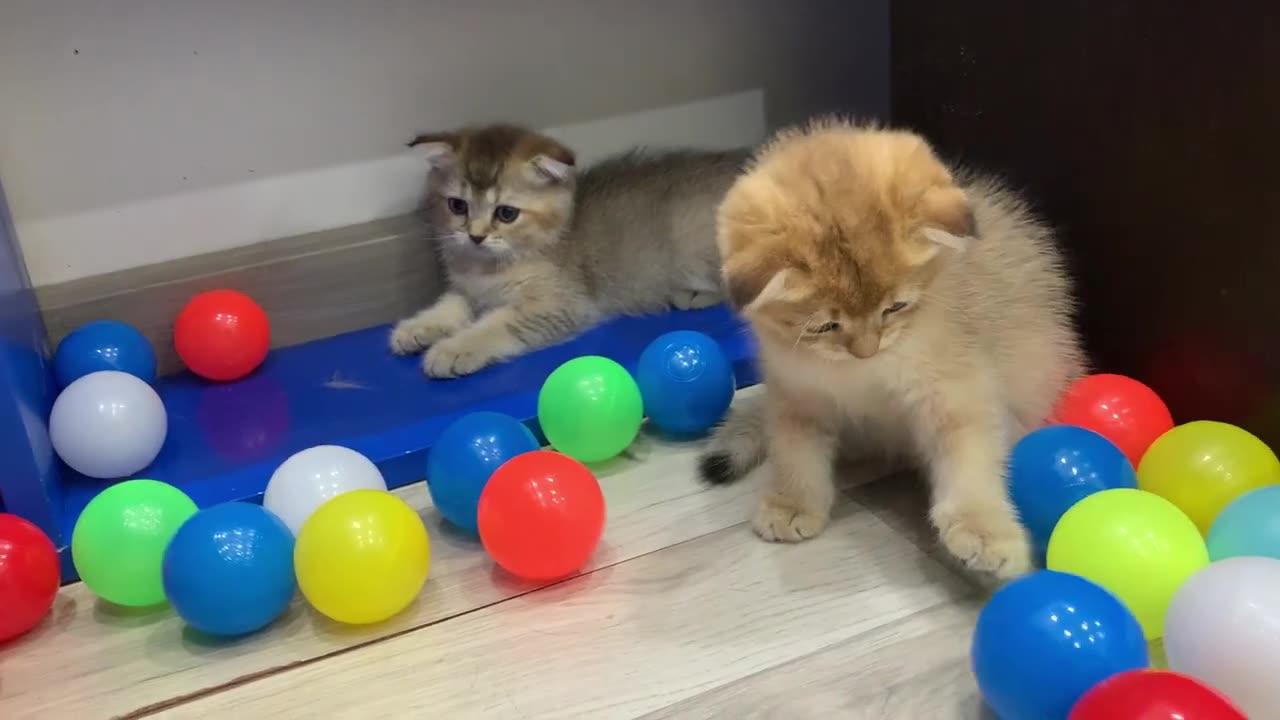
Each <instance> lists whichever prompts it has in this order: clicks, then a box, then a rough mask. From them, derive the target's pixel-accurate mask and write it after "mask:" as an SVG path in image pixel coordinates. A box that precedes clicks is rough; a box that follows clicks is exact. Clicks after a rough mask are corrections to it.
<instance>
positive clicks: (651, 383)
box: [636, 330, 735, 436]
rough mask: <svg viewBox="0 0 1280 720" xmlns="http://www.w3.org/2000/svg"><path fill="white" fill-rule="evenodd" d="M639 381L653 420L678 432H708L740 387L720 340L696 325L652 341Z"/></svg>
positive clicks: (643, 356)
mask: <svg viewBox="0 0 1280 720" xmlns="http://www.w3.org/2000/svg"><path fill="white" fill-rule="evenodd" d="M636 384H637V385H639V386H640V396H641V397H642V398H643V399H644V412H645V414H646V415H648V416H649V420H650V421H651V422H652V423H653V424H654V425H656V426H657V427H658V428H659V429H660V430H663V431H665V432H668V433H671V434H673V435H679V436H691V435H699V434H701V433H705V432H706V431H707V430H709V429H711V427H712V426H713V425H715V424H716V423H718V422H720V419H721V418H723V417H724V414H725V411H727V410H728V409H729V403H730V402H732V401H733V391H734V387H735V383H734V377H733V366H732V365H730V364H729V360H728V359H727V358H726V357H725V356H724V352H723V351H722V350H721V349H720V345H719V344H718V343H717V342H716V341H715V340H713V339H712V338H710V337H708V336H707V335H704V334H702V333H700V332H694V331H692V330H677V331H675V332H669V333H667V334H665V335H662V336H661V337H659V338H658V339H656V340H654V341H653V342H652V343H649V347H647V348H645V350H644V352H643V353H641V355H640V362H639V364H638V366H637V367H636Z"/></svg>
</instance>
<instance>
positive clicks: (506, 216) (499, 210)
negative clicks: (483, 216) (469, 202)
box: [493, 205, 520, 224]
mask: <svg viewBox="0 0 1280 720" xmlns="http://www.w3.org/2000/svg"><path fill="white" fill-rule="evenodd" d="M518 217H520V208H514V207H511V206H510V205H499V206H498V207H496V208H494V209H493V219H495V220H497V221H498V222H501V223H508V224H510V223H513V222H515V221H516V218H518Z"/></svg>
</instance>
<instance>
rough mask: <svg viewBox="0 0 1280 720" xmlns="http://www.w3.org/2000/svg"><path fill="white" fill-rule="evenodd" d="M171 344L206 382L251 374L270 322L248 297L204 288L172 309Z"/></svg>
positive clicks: (263, 347)
mask: <svg viewBox="0 0 1280 720" xmlns="http://www.w3.org/2000/svg"><path fill="white" fill-rule="evenodd" d="M173 344H174V348H175V349H176V350H177V351H178V356H179V357H181V358H182V362H183V363H185V364H186V366H187V368H189V369H190V370H191V372H193V373H195V374H196V375H199V376H200V377H202V378H205V379H206V380H215V381H219V382H225V381H229V380H238V379H240V378H242V377H244V376H245V375H248V374H249V373H251V372H253V371H254V370H255V369H256V368H257V367H258V366H259V365H261V364H262V361H263V360H265V359H266V357H267V350H268V349H269V348H270V346H271V322H270V321H269V320H268V319H267V313H266V312H264V311H263V309H262V307H261V306H259V305H258V303H256V302H254V300H253V298H251V297H249V296H248V295H245V294H244V293H242V292H237V291H235V290H210V291H208V292H203V293H200V294H199V295H196V296H195V297H193V298H191V300H190V302H188V303H187V305H186V307H184V308H182V311H181V312H180V313H178V319H177V321H176V322H175V323H174V326H173Z"/></svg>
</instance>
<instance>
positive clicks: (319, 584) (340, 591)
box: [293, 490, 431, 625]
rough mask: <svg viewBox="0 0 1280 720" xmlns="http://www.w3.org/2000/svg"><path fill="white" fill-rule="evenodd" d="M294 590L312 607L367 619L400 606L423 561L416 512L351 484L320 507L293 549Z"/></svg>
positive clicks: (427, 557) (415, 587)
mask: <svg viewBox="0 0 1280 720" xmlns="http://www.w3.org/2000/svg"><path fill="white" fill-rule="evenodd" d="M293 563H294V571H295V572H296V573H297V577H298V588H299V589H300V590H302V594H303V596H304V597H306V599H307V602H309V603H311V606H312V607H314V608H315V609H316V610H317V611H318V612H319V613H321V614H322V615H325V616H326V617H328V618H330V619H332V620H335V621H337V622H340V623H347V624H350V625H367V624H370V623H376V622H381V621H383V620H386V619H387V618H390V617H392V616H393V615H395V614H397V613H399V612H400V611H401V610H404V609H405V608H406V607H408V606H409V604H410V603H412V602H413V600H414V598H416V597H417V596H418V592H419V591H421V590H422V585H423V583H425V582H426V580H427V571H428V569H429V567H430V563H431V548H430V541H429V540H428V539H427V529H426V527H424V526H423V524H422V518H420V517H418V513H417V511H415V510H414V509H413V508H411V507H409V506H408V505H407V504H406V503H405V502H404V501H403V500H401V499H400V498H398V497H396V496H395V495H392V494H391V493H389V492H385V491H381V490H353V491H351V492H348V493H343V494H342V495H339V496H337V497H335V498H333V499H332V500H329V501H328V502H326V503H325V504H323V505H321V506H320V508H319V509H318V510H316V511H315V513H314V514H313V515H312V516H311V517H309V518H307V521H306V522H305V523H303V525H302V529H301V530H300V531H299V532H298V541H297V544H296V545H295V546H294V550H293Z"/></svg>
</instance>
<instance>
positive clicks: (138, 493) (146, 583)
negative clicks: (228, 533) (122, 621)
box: [71, 480, 196, 607]
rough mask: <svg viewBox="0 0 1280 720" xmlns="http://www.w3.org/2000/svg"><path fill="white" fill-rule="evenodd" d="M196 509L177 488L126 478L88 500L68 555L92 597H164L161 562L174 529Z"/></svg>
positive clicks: (139, 600)
mask: <svg viewBox="0 0 1280 720" xmlns="http://www.w3.org/2000/svg"><path fill="white" fill-rule="evenodd" d="M195 514H196V504H195V503H194V502H192V501H191V498H189V497H187V495H186V493H184V492H182V491H181V490H179V489H178V488H176V487H174V486H172V485H168V484H165V483H162V482H157V481H155V480H129V481H126V482H122V483H120V484H118V485H112V486H111V487H109V488H107V489H106V490H103V491H102V492H100V493H98V495H97V497H95V498H94V499H93V500H90V501H89V504H88V505H87V506H85V509H84V512H82V513H80V519H79V520H77V521H76V529H75V531H74V532H72V533H71V560H72V562H74V563H75V566H76V572H77V573H79V574H80V579H81V580H82V581H84V584H85V585H88V586H89V589H90V590H92V591H93V592H94V594H96V595H97V596H98V597H100V598H102V599H103V600H106V601H108V602H112V603H115V604H116V605H124V606H127V607H146V606H148V605H157V604H159V603H162V602H164V599H165V597H164V583H163V580H162V576H161V565H162V563H163V561H164V551H165V548H166V547H168V545H169V541H170V540H171V539H173V536H174V533H176V532H178V528H179V527H181V526H182V523H184V522H186V521H187V518H189V517H191V516H192V515H195Z"/></svg>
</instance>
